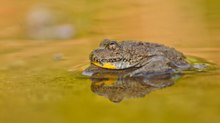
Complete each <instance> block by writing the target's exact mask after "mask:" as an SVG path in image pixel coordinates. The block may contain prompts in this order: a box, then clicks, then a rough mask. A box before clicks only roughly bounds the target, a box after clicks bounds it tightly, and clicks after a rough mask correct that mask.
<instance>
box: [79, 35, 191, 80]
mask: <svg viewBox="0 0 220 123" xmlns="http://www.w3.org/2000/svg"><path fill="white" fill-rule="evenodd" d="M90 61H91V64H92V65H91V66H90V67H89V68H87V69H86V70H84V72H83V74H84V75H88V76H91V75H93V74H94V73H101V72H106V71H107V72H119V73H120V72H122V73H123V76H129V77H133V76H146V75H149V74H155V75H156V74H158V73H159V74H161V73H177V72H181V71H183V70H189V69H192V68H193V66H192V65H191V64H190V63H188V62H187V60H186V57H185V56H184V55H183V54H182V53H181V52H179V51H177V50H175V49H174V48H170V47H167V46H164V45H160V44H156V43H149V42H141V41H138V42H137V41H121V42H117V41H112V40H108V39H105V40H104V41H102V42H101V43H100V47H99V48H97V49H95V50H93V51H92V52H91V54H90Z"/></svg>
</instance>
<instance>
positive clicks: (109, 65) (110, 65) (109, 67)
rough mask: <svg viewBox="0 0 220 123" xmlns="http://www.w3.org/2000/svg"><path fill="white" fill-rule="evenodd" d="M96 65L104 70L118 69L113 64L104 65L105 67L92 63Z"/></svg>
mask: <svg viewBox="0 0 220 123" xmlns="http://www.w3.org/2000/svg"><path fill="white" fill-rule="evenodd" d="M92 63H93V64H94V65H96V66H99V67H102V68H107V69H116V66H115V65H113V64H111V63H104V64H103V65H102V64H100V63H98V62H92Z"/></svg>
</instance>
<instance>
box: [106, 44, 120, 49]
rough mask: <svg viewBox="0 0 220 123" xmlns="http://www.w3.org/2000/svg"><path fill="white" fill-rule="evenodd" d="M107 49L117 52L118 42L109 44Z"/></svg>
mask: <svg viewBox="0 0 220 123" xmlns="http://www.w3.org/2000/svg"><path fill="white" fill-rule="evenodd" d="M107 48H108V49H109V50H115V49H117V48H118V44H117V43H116V42H111V43H109V44H108V45H107Z"/></svg>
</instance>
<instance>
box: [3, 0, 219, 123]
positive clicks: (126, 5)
mask: <svg viewBox="0 0 220 123" xmlns="http://www.w3.org/2000/svg"><path fill="white" fill-rule="evenodd" d="M0 3H1V4H0V47H1V48H0V59H1V60H0V122H1V123H30V122H32V123H72V122H91V123H97V122H106V123H112V122H119V123H125V122H126V123H129V122H155V123H166V122H167V123H174V122H179V123H185V122H187V123H209V122H212V123H217V122H220V117H219V116H220V98H218V95H220V89H219V88H220V74H219V73H220V71H219V70H218V69H217V70H215V71H210V72H207V73H202V74H198V75H197V74H196V75H187V76H185V77H183V78H182V79H180V80H178V81H177V83H176V84H175V85H174V86H172V87H170V88H166V89H162V90H157V91H155V92H152V93H150V94H149V95H146V96H145V97H144V98H133V99H127V100H126V99H125V100H123V101H122V102H121V103H119V104H114V103H112V102H110V101H109V100H108V99H107V98H105V97H103V96H98V95H96V94H94V93H93V92H92V91H91V90H90V85H91V82H90V80H89V79H88V78H85V77H83V76H81V72H82V70H83V69H85V68H86V67H87V66H89V60H88V56H89V53H90V52H91V50H92V49H94V48H96V47H97V46H98V44H99V42H100V41H102V40H103V39H105V38H109V39H114V40H143V41H151V42H157V43H162V44H165V45H168V46H171V47H175V48H176V49H178V50H180V51H181V52H183V53H184V54H186V55H187V56H197V57H201V58H204V59H206V60H208V61H209V62H212V63H214V64H216V67H217V68H218V66H219V63H220V56H219V54H220V1H219V0H184V1H180V0H179V1H178V0H166V1H163V0H135V1H132V0H111V1H107V0H65V1H59V0H30V1H25V0H0Z"/></svg>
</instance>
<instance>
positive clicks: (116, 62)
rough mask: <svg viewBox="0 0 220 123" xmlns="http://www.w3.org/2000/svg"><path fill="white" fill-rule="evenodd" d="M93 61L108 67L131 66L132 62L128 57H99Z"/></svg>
mask: <svg viewBox="0 0 220 123" xmlns="http://www.w3.org/2000/svg"><path fill="white" fill-rule="evenodd" d="M91 63H92V64H94V65H96V66H98V67H101V68H106V69H113V70H114V69H125V68H129V67H131V65H130V62H129V61H128V60H126V59H120V58H118V59H115V58H114V59H98V58H92V59H91Z"/></svg>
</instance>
